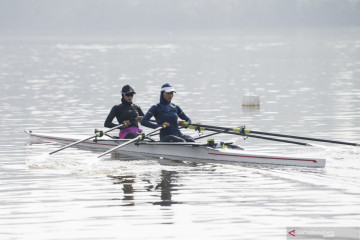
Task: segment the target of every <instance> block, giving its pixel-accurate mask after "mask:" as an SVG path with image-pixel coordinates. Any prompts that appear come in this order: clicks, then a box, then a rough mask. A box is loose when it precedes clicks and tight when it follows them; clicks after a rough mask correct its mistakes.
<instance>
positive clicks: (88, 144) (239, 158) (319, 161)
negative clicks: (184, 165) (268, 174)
mask: <svg viewBox="0 0 360 240" xmlns="http://www.w3.org/2000/svg"><path fill="white" fill-rule="evenodd" d="M26 133H27V134H28V136H29V137H30V139H31V140H32V141H33V140H35V141H39V140H40V141H42V142H55V143H60V144H63V145H66V144H70V143H74V142H76V141H79V139H81V137H79V136H67V137H65V136H56V135H52V134H37V133H34V132H32V131H26ZM127 141H128V140H123V139H113V138H110V137H106V136H104V138H102V139H98V138H95V139H94V140H86V141H82V142H80V143H79V144H77V146H78V147H84V148H89V149H94V150H101V151H104V150H109V149H113V148H114V147H116V146H119V145H121V144H123V143H125V142H127ZM225 146H226V147H224V146H222V147H219V144H217V145H216V144H214V145H211V146H209V145H208V144H202V143H171V142H170V143H168V142H158V141H151V140H143V141H136V142H133V143H131V144H128V145H126V146H124V147H122V148H121V149H117V150H116V151H115V152H118V153H140V154H143V155H145V156H149V157H155V158H163V159H173V160H183V161H194V162H196V161H202V162H204V161H205V162H222V163H226V162H232V163H234V162H235V163H250V164H275V165H288V166H301V167H318V168H323V167H325V163H326V160H325V159H323V158H317V157H301V156H287V155H282V154H271V153H260V152H252V151H246V150H244V149H243V148H241V147H239V146H237V145H232V144H227V145H225Z"/></svg>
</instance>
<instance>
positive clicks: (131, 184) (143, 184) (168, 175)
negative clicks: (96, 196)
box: [108, 170, 181, 206]
mask: <svg viewBox="0 0 360 240" xmlns="http://www.w3.org/2000/svg"><path fill="white" fill-rule="evenodd" d="M108 177H110V178H111V179H112V180H113V184H121V185H122V190H123V198H113V199H112V200H117V201H118V200H121V201H122V202H123V204H121V206H135V202H136V200H137V199H136V196H135V195H136V192H144V190H145V191H146V192H160V199H158V200H155V201H152V202H150V203H151V204H153V205H160V206H171V205H173V204H180V203H181V202H179V201H174V200H173V199H172V196H173V193H174V192H175V191H177V187H178V184H177V179H178V177H179V174H178V172H176V171H168V170H161V173H160V180H159V182H158V183H154V184H153V183H152V180H151V179H149V178H150V177H149V176H147V177H146V178H145V179H142V180H141V181H140V182H137V181H138V179H141V178H142V177H141V176H140V177H139V176H136V175H117V176H112V175H109V176H108ZM156 196H157V198H158V195H156ZM139 198H140V196H139Z"/></svg>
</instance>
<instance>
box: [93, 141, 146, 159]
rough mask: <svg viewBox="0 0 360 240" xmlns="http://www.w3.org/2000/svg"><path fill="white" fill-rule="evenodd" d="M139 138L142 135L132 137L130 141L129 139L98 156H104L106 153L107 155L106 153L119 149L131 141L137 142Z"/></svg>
mask: <svg viewBox="0 0 360 240" xmlns="http://www.w3.org/2000/svg"><path fill="white" fill-rule="evenodd" d="M139 138H140V137H136V138H134V139H131V140H130V141H127V142H126V143H123V144H120V145H119V146H116V147H114V148H112V149H110V150H108V151H106V152H104V153H102V154H100V155H99V156H98V158H101V157H102V156H104V155H106V154H108V153H111V152H113V151H115V150H116V149H119V148H121V147H123V146H126V145H128V144H130V143H132V142H135V141H137V140H138V139H139Z"/></svg>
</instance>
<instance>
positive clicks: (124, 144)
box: [98, 126, 163, 158]
mask: <svg viewBox="0 0 360 240" xmlns="http://www.w3.org/2000/svg"><path fill="white" fill-rule="evenodd" d="M162 128H163V127H162V126H161V127H158V128H156V129H155V130H154V131H152V132H150V133H148V135H151V134H153V133H155V132H157V131H159V130H160V129H162ZM145 136H146V135H145ZM140 137H142V136H138V137H136V138H134V139H131V140H129V141H127V142H125V143H123V144H120V145H119V146H116V147H114V148H112V149H110V150H108V151H106V152H104V153H102V154H100V155H99V156H98V158H101V157H102V156H104V155H106V154H108V153H111V152H113V151H115V150H117V149H119V148H121V147H124V146H126V145H128V144H130V143H132V142H135V141H137V140H139V139H140Z"/></svg>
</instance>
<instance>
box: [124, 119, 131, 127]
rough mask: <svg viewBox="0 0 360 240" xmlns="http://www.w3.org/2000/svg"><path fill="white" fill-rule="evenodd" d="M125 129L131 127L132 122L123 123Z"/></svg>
mask: <svg viewBox="0 0 360 240" xmlns="http://www.w3.org/2000/svg"><path fill="white" fill-rule="evenodd" d="M123 124H124V127H123V128H127V127H128V126H130V125H131V122H130V121H129V120H126V121H123Z"/></svg>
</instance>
